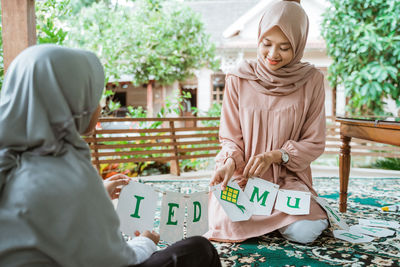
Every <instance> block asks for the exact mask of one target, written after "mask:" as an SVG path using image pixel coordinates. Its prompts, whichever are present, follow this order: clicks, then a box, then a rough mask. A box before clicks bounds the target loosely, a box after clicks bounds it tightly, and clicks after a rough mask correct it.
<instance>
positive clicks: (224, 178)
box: [210, 158, 235, 190]
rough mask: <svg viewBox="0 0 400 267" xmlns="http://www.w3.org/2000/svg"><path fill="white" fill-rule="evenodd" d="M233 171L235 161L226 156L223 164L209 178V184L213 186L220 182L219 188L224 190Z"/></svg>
mask: <svg viewBox="0 0 400 267" xmlns="http://www.w3.org/2000/svg"><path fill="white" fill-rule="evenodd" d="M234 172H235V161H234V160H233V159H232V158H228V159H227V160H226V162H225V164H224V165H223V166H221V167H219V168H218V169H217V170H216V171H215V173H214V176H213V178H212V179H211V182H210V186H214V185H216V184H219V183H221V182H222V185H221V189H222V190H225V188H226V185H227V184H228V182H229V180H230V179H231V177H232V175H233V173H234Z"/></svg>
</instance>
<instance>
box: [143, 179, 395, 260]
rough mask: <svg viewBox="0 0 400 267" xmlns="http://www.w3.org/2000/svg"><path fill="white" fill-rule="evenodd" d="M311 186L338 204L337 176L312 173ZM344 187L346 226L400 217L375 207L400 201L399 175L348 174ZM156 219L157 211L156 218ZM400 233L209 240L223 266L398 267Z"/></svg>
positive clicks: (162, 185)
mask: <svg viewBox="0 0 400 267" xmlns="http://www.w3.org/2000/svg"><path fill="white" fill-rule="evenodd" d="M145 183H146V184H151V185H153V186H154V187H156V188H158V189H159V190H162V191H166V190H168V191H175V192H181V193H192V192H198V191H203V190H207V186H208V181H207V180H191V181H182V182H177V181H161V182H160V181H158V182H155V181H153V182H151V181H147V182H145ZM314 187H315V189H316V190H317V192H318V193H319V195H320V196H322V197H324V198H326V199H327V201H328V202H329V203H330V204H331V205H332V206H333V207H337V206H338V205H337V203H338V198H339V179H338V178H337V177H336V178H323V177H318V178H314ZM348 191H349V201H348V211H347V213H346V214H344V215H343V216H344V218H345V219H346V221H347V222H348V223H349V224H350V225H352V224H357V221H358V219H359V218H368V219H382V220H395V221H400V213H382V212H380V207H382V206H384V205H387V204H393V203H400V178H392V179H391V178H375V179H370V178H352V179H350V183H349V190H348ZM159 201H161V198H160V200H159ZM158 206H159V207H160V206H161V205H158ZM158 218H159V211H158V212H157V218H156V221H158V220H157V219H158ZM399 232H400V231H397V232H396V234H395V235H394V236H392V237H386V238H376V239H375V240H374V241H373V242H371V243H365V244H351V243H348V242H345V241H341V240H338V239H335V238H333V235H332V232H331V231H330V230H326V231H324V232H323V234H322V235H321V236H320V237H319V238H318V239H317V240H316V241H315V242H314V243H312V244H310V245H300V244H296V243H293V242H289V241H287V240H285V239H284V238H282V237H281V236H280V234H279V233H276V232H274V233H270V234H267V235H264V236H261V237H258V238H252V239H249V240H246V241H245V242H242V243H236V244H234V243H217V242H214V243H213V244H214V245H215V247H216V248H217V250H218V252H219V255H220V258H221V262H222V263H223V266H332V265H340V266H352V267H353V266H400V238H399ZM161 246H165V244H161Z"/></svg>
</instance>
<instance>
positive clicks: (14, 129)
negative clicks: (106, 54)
mask: <svg viewBox="0 0 400 267" xmlns="http://www.w3.org/2000/svg"><path fill="white" fill-rule="evenodd" d="M103 86H104V73H103V68H102V65H101V63H100V62H99V60H98V59H97V57H96V56H95V55H94V54H92V53H90V52H87V51H83V50H77V49H66V48H61V47H57V46H53V45H41V46H34V47H31V48H28V49H26V50H25V51H23V52H22V53H21V54H20V55H19V56H18V57H17V58H16V59H15V60H14V61H13V62H12V64H11V65H10V68H9V69H8V72H7V75H6V77H5V80H4V85H3V89H2V90H1V96H0V188H3V186H4V184H5V182H6V173H7V172H9V171H10V170H12V169H13V168H14V167H15V166H16V165H17V164H18V163H19V160H18V159H19V157H20V155H21V154H23V153H30V154H34V155H53V156H59V155H62V154H64V153H65V152H66V147H65V144H66V143H68V144H71V145H72V146H73V147H74V148H75V149H78V150H81V151H82V153H86V154H87V155H88V156H89V150H88V146H87V145H86V143H85V142H84V141H83V140H82V139H81V138H80V134H82V133H83V132H84V131H85V130H86V128H87V127H88V125H89V121H90V118H91V115H92V113H93V112H94V110H95V109H96V108H97V105H98V103H99V100H100V97H101V94H102V90H103ZM0 190H1V189H0ZM0 192H1V191H0ZM0 194H1V193H0Z"/></svg>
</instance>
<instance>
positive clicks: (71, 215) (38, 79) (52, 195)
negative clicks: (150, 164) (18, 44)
mask: <svg viewBox="0 0 400 267" xmlns="http://www.w3.org/2000/svg"><path fill="white" fill-rule="evenodd" d="M103 88H104V73H103V68H102V66H101V63H100V62H99V60H98V59H97V57H96V56H95V55H94V54H92V53H90V52H87V51H83V50H78V49H69V48H63V47H59V46H54V45H39V46H34V47H30V48H28V49H26V50H24V51H23V52H22V53H21V54H20V55H19V56H18V57H17V58H16V59H15V60H14V61H13V62H12V64H11V65H10V67H9V69H8V72H7V75H6V77H5V81H4V86H3V89H2V91H1V95H0V266H31V265H33V266H34V265H42V266H47V265H48V266H51V265H54V266H57V265H60V266H124V265H128V264H134V263H138V259H137V257H136V254H135V252H134V251H133V250H132V249H131V248H130V247H129V246H128V244H127V243H126V242H125V241H124V240H123V238H122V236H121V233H120V231H119V219H118V216H117V214H116V213H115V210H114V208H113V205H112V203H111V201H110V199H109V197H108V195H107V192H106V191H105V189H104V187H103V183H102V181H101V178H100V177H99V175H98V173H97V171H96V170H95V169H94V168H93V167H92V165H91V161H90V150H89V147H88V145H87V144H86V143H85V142H84V141H83V140H82V139H81V137H80V134H82V133H83V132H84V131H85V130H86V129H87V127H88V125H89V121H90V118H91V116H92V114H93V112H94V111H95V109H96V107H97V105H98V102H99V100H100V97H101V94H102V90H103ZM149 253H150V252H149Z"/></svg>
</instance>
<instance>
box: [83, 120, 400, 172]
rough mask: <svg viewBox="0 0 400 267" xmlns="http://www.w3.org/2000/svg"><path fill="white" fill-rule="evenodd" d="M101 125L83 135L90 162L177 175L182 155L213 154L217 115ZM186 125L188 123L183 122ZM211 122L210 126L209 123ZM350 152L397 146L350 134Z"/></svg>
mask: <svg viewBox="0 0 400 267" xmlns="http://www.w3.org/2000/svg"><path fill="white" fill-rule="evenodd" d="M99 122H100V123H101V125H102V127H101V129H96V131H95V132H94V134H93V135H92V136H89V137H87V138H86V141H87V142H88V143H89V145H90V148H91V150H92V159H93V164H94V165H96V167H97V168H98V169H99V170H100V164H112V163H129V162H149V161H154V162H163V163H166V162H170V163H171V173H172V174H175V175H180V168H179V162H180V161H181V160H184V159H196V158H208V157H215V156H216V154H217V153H218V151H219V150H220V149H221V147H220V145H219V141H218V124H219V117H178V118H101V119H100V120H99ZM187 125H189V126H187ZM210 125H211V126H210ZM326 130H327V132H326V134H327V137H326V149H325V154H334V155H338V154H339V148H340V134H339V125H338V123H336V122H335V120H334V117H328V118H327V129H326ZM350 145H351V155H352V156H370V157H396V158H400V147H396V146H390V145H384V144H380V143H375V142H371V141H365V140H361V139H356V138H353V139H352V142H351V143H350Z"/></svg>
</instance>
